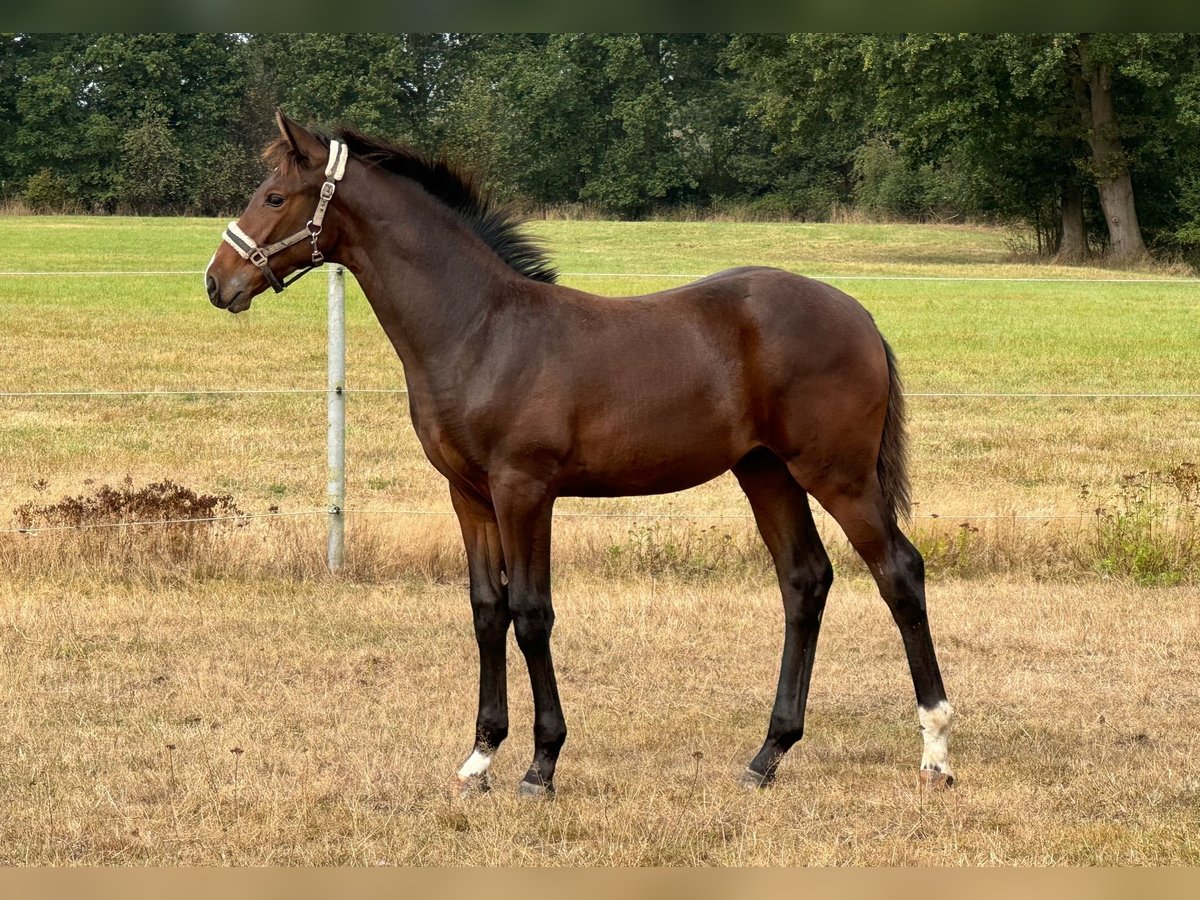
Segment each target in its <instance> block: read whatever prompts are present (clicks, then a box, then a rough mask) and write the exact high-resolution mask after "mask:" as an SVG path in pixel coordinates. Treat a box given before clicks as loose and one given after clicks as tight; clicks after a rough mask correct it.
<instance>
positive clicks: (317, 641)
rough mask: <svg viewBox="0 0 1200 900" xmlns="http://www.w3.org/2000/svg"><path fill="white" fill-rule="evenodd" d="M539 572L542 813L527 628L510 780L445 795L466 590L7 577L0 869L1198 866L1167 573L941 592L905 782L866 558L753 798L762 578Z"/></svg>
mask: <svg viewBox="0 0 1200 900" xmlns="http://www.w3.org/2000/svg"><path fill="white" fill-rule="evenodd" d="M557 587H558V590H557V597H556V602H557V606H558V609H559V613H560V615H559V626H558V628H557V630H556V648H557V650H556V652H557V657H558V660H559V672H560V685H561V689H562V694H563V699H564V703H565V705H566V708H567V711H568V717H569V724H570V727H571V738H570V740H569V742H568V745H567V749H566V751H565V753H564V757H563V761H562V765H561V767H560V776H559V790H560V794H559V797H558V799H557V800H556V801H555V802H553V803H550V804H540V803H533V804H529V803H520V802H518V801H517V799H516V798H515V797H514V796H513V795H512V788H513V787H514V786H515V783H516V781H517V780H518V779H519V777H520V774H521V772H522V771H523V769H524V766H525V764H526V763H527V762H528V756H529V754H530V752H531V741H530V737H529V733H528V732H529V723H530V719H531V710H530V703H529V700H528V691H527V689H525V687H524V686H525V684H526V677H525V675H524V673H523V670H522V667H521V665H520V664H519V658H520V657H519V653H517V651H516V649H515V647H512V648H511V649H510V679H511V682H512V685H513V691H512V713H513V723H514V728H513V731H514V734H513V737H512V738H511V739H510V741H509V743H508V745H506V746H505V748H504V750H503V751H502V753H501V754H500V756H499V757H498V759H497V764H496V775H497V777H498V780H499V783H500V789H499V790H498V791H497V792H496V793H494V794H493V795H491V796H487V797H483V798H478V799H475V800H473V801H470V802H467V803H461V802H457V801H454V800H452V799H451V791H450V782H451V776H452V772H453V769H454V768H455V767H456V765H457V764H458V763H459V762H460V761H461V759H460V757H462V756H464V755H465V753H466V751H467V750H468V749H469V739H470V733H471V721H472V718H473V714H474V707H473V704H474V691H475V686H474V685H475V682H474V678H475V658H474V656H475V654H474V648H473V641H472V637H471V625H470V616H469V610H468V607H467V604H466V601H465V596H464V591H463V589H462V585H461V584H457V583H440V582H437V581H424V580H421V579H409V580H407V581H405V582H400V583H392V584H363V583H355V582H346V581H335V580H329V579H319V578H318V579H296V580H287V579H273V580H266V581H258V580H253V579H242V578H233V579H222V578H213V579H210V580H195V579H188V580H184V581H180V583H178V584H176V585H165V584H157V585H153V586H152V588H151V586H148V585H146V584H143V583H140V582H138V581H137V580H133V581H122V580H120V579H98V578H95V577H90V576H88V575H87V574H86V573H76V575H75V576H74V577H72V576H71V575H70V574H68V573H65V572H64V573H57V574H55V575H53V576H49V577H43V578H36V579H22V580H21V581H14V580H11V579H7V578H6V579H3V580H0V610H2V612H0V629H2V630H3V634H4V644H5V657H4V668H3V675H2V680H0V689H2V690H3V694H4V696H5V698H6V703H5V705H4V709H5V712H4V726H3V732H2V736H0V743H2V745H3V748H4V755H5V758H6V760H7V763H6V765H5V767H4V771H3V775H2V776H0V779H2V780H0V790H2V791H3V794H4V796H5V798H6V810H7V812H6V816H5V821H4V822H3V824H2V825H0V829H2V833H3V839H2V840H0V862H3V863H8V864H27V863H39V864H89V863H90V864H116V863H134V864H136V863H145V862H152V863H181V864H182V863H193V864H210V863H218V864H219V863H234V864H260V863H263V864H265V863H275V864H316V863H326V864H338V863H341V864H366V865H371V864H376V863H379V862H386V863H392V864H404V863H408V864H432V863H448V864H457V863H466V862H476V863H509V864H531V863H544V864H585V863H606V864H607V863H613V864H668V865H669V864H780V863H791V864H897V863H976V864H1002V863H1025V864H1049V863H1086V864H1151V863H1153V864H1195V863H1196V862H1198V861H1200V846H1198V845H1197V843H1196V839H1195V834H1196V827H1197V825H1200V822H1198V818H1200V815H1198V812H1197V810H1198V809H1200V806H1198V804H1197V800H1198V799H1200V798H1198V795H1197V791H1198V789H1200V779H1197V776H1196V765H1195V764H1196V753H1197V749H1198V747H1197V739H1196V735H1197V734H1200V721H1198V713H1197V709H1196V706H1195V704H1194V703H1192V702H1191V698H1192V696H1193V694H1194V690H1193V688H1194V683H1193V682H1194V678H1193V674H1194V672H1195V671H1196V668H1197V665H1200V648H1198V645H1197V643H1196V641H1195V640H1194V636H1195V634H1196V629H1197V626H1198V625H1200V621H1198V613H1197V609H1196V606H1195V604H1194V602H1193V600H1194V598H1193V597H1192V596H1191V595H1190V594H1188V593H1186V592H1183V591H1179V590H1169V589H1168V590H1163V589H1135V588H1131V587H1129V586H1128V585H1126V584H1087V585H1060V584H1057V585H1052V584H1041V585H1038V584H1032V583H1029V582H1025V581H1016V582H1012V581H998V582H992V583H979V582H959V581H947V582H939V583H935V584H934V585H933V586H932V590H931V596H932V612H933V624H934V630H935V634H936V636H937V638H938V640H939V643H940V647H941V653H942V657H943V665H944V668H945V670H946V672H947V680H948V685H949V687H950V689H951V692H952V697H953V699H954V700H955V702H956V704H957V705H958V708H959V710H960V716H961V717H960V722H959V727H958V731H957V743H956V762H957V766H958V768H959V774H960V784H959V787H958V789H957V790H956V791H954V792H953V793H951V794H949V795H946V796H922V795H921V794H920V793H919V792H918V791H917V789H916V786H915V774H916V771H915V768H916V763H917V759H918V756H919V738H918V736H917V734H916V728H915V720H914V716H913V710H912V707H911V701H910V694H911V686H910V684H909V682H908V676H907V673H906V671H905V665H904V661H903V654H902V651H901V648H900V644H899V640H898V639H897V636H896V634H895V631H894V628H893V627H892V625H891V622H890V620H889V619H888V616H887V614H886V611H885V609H884V607H883V605H882V603H881V602H880V601H879V600H878V598H877V597H876V596H875V594H874V591H873V589H871V588H869V587H868V586H867V584H866V583H865V582H864V581H862V580H861V579H853V578H852V579H849V580H848V581H847V580H843V581H842V582H840V583H839V584H838V585H837V586H835V589H834V594H833V596H832V598H831V602H830V607H829V612H828V615H827V617H826V620H825V627H824V632H823V636H822V640H821V648H820V651H819V654H818V662H817V669H816V675H815V679H814V685H813V691H812V698H811V706H810V714H809V734H808V736H807V737H806V738H805V740H804V741H803V742H802V743H801V745H799V746H798V747H797V749H796V750H795V751H793V754H792V755H791V757H790V758H789V759H788V760H787V761H786V762H785V764H784V766H783V769H782V772H781V777H780V780H779V783H778V785H777V787H776V788H774V789H772V790H770V791H767V792H762V793H745V792H743V791H742V790H741V789H739V788H737V787H736V786H735V784H734V776H735V775H736V774H737V772H738V771H739V770H740V767H741V766H742V765H744V764H745V762H746V760H747V759H748V758H749V756H750V755H752V753H753V752H754V750H755V749H756V748H757V744H758V742H759V741H760V739H761V736H762V731H763V728H764V727H765V723H766V719H767V717H768V714H769V706H770V701H771V697H772V695H773V685H774V676H775V671H776V665H777V662H778V651H779V641H780V623H779V618H780V616H779V612H778V608H777V607H778V601H777V599H776V597H775V595H774V591H773V588H772V587H771V586H770V585H769V583H767V581H766V580H765V579H757V578H731V579H715V580H712V581H710V582H708V583H705V584H689V583H684V582H679V581H675V580H671V581H658V582H653V583H647V582H646V581H643V582H640V583H639V582H632V581H625V582H622V583H619V584H617V585H616V586H614V585H613V584H612V583H611V582H609V581H605V580H597V579H595V578H592V577H588V576H585V575H572V576H569V577H566V578H563V579H560V581H559V583H558V586H557ZM1031 623H1037V627H1030V626H1031ZM235 747H237V748H241V749H243V750H244V753H243V754H241V755H240V756H239V755H235V754H234V753H232V752H231V751H232V749H233V748H235Z"/></svg>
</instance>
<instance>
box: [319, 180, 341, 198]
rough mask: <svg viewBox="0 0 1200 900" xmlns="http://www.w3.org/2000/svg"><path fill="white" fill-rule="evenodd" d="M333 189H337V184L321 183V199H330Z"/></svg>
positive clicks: (330, 182)
mask: <svg viewBox="0 0 1200 900" xmlns="http://www.w3.org/2000/svg"><path fill="white" fill-rule="evenodd" d="M335 190H337V185H336V184H335V183H334V182H332V181H327V182H325V183H324V184H323V185H321V199H322V200H326V201H328V200H332V199H333V192H334V191H335Z"/></svg>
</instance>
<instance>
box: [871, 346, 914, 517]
mask: <svg viewBox="0 0 1200 900" xmlns="http://www.w3.org/2000/svg"><path fill="white" fill-rule="evenodd" d="M880 340H883V336H882V335H880ZM883 352H884V353H885V354H886V356H887V367H888V404H887V415H886V416H885V417H884V419H883V437H882V438H881V439H880V441H879V459H878V461H877V462H876V463H875V470H876V472H877V473H878V475H879V486H880V487H881V488H882V489H883V499H884V500H885V501H886V503H887V505H888V508H889V509H891V511H892V515H893V516H895V517H896V518H897V519H898V518H900V517H901V516H903V517H904V518H905V519H907V518H908V517H909V516H910V515H911V513H912V492H911V488H910V487H909V483H908V432H907V430H906V428H905V415H904V385H903V384H901V383H900V372H899V371H898V370H897V368H896V354H894V353H893V352H892V348H891V347H889V346H888V342H887V341H886V340H884V341H883Z"/></svg>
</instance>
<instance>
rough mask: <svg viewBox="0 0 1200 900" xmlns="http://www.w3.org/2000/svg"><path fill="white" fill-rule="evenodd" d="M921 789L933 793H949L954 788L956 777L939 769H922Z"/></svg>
mask: <svg viewBox="0 0 1200 900" xmlns="http://www.w3.org/2000/svg"><path fill="white" fill-rule="evenodd" d="M921 787H923V788H926V789H927V790H931V791H947V790H949V789H950V788H952V787H954V776H953V775H951V774H950V773H949V772H939V771H937V769H922V770H921Z"/></svg>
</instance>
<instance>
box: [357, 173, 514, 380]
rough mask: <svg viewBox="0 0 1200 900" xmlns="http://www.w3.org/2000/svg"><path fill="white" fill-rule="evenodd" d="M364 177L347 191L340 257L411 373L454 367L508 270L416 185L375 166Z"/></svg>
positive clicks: (485, 314)
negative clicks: (366, 178) (347, 207)
mask: <svg viewBox="0 0 1200 900" xmlns="http://www.w3.org/2000/svg"><path fill="white" fill-rule="evenodd" d="M369 179H370V180H369V181H365V182H364V183H363V184H361V185H357V186H356V188H357V189H356V190H355V191H354V192H353V195H352V197H351V198H349V199H351V201H352V204H353V208H352V215H351V216H350V217H349V218H350V222H349V228H348V229H347V234H346V235H345V236H344V237H343V239H342V246H341V247H340V248H339V250H340V252H339V254H338V256H339V257H340V258H339V260H338V261H339V262H342V263H344V264H345V265H346V267H347V268H348V269H350V271H351V272H352V273H353V274H354V277H355V278H356V279H357V280H358V283H359V285H360V286H361V287H362V289H363V292H364V293H365V294H366V296H367V299H368V301H370V303H371V307H372V309H374V311H375V315H376V317H377V318H378V319H379V323H380V325H382V326H383V330H384V332H385V333H386V334H387V336H388V338H389V340H391V342H392V346H393V347H395V349H396V352H397V353H398V354H399V356H400V360H401V362H402V363H403V364H404V368H405V372H406V373H408V375H409V378H410V380H411V379H412V378H413V377H414V376H416V377H418V378H423V377H425V376H426V375H428V374H432V373H437V372H440V371H446V370H448V369H450V370H452V369H453V368H454V365H455V360H456V359H457V358H458V357H459V356H460V355H461V354H462V353H463V352H465V351H466V350H468V349H469V348H468V347H467V344H468V343H469V340H470V338H471V337H472V336H474V335H477V334H478V332H479V331H480V324H481V322H482V321H483V320H484V319H485V318H486V316H487V313H488V309H489V306H490V304H491V303H492V302H494V301H495V299H496V298H497V297H500V296H502V295H503V282H504V281H505V279H506V278H508V277H510V276H511V270H509V269H508V268H507V267H506V266H505V265H504V263H503V262H501V261H500V260H499V259H498V258H497V257H496V256H495V255H494V254H493V253H492V251H491V250H490V249H489V248H487V247H486V246H485V245H484V244H483V242H482V241H481V240H480V239H479V238H478V237H476V236H475V235H474V234H473V233H472V232H471V231H470V229H469V228H467V226H466V225H464V224H463V223H461V222H460V221H459V220H458V218H457V217H456V216H455V214H454V213H453V212H451V211H450V210H449V209H447V208H446V207H444V206H443V205H442V204H441V203H440V201H438V200H435V199H434V198H432V197H430V196H429V195H428V194H426V193H425V192H424V191H422V190H421V189H420V188H418V187H416V186H415V185H412V184H408V183H406V182H404V181H403V180H400V179H394V178H390V177H388V176H385V175H381V174H379V173H370V176H369ZM347 193H349V192H347ZM335 202H336V201H335Z"/></svg>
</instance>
